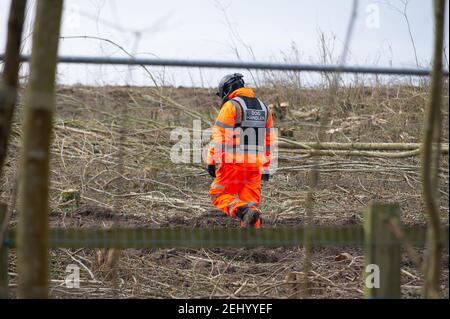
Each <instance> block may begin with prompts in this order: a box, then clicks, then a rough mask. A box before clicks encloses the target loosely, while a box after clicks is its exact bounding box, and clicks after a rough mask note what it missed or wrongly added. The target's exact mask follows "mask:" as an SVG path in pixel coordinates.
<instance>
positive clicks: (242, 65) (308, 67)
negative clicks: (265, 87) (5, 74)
mask: <svg viewBox="0 0 450 319" xmlns="http://www.w3.org/2000/svg"><path fill="white" fill-rule="evenodd" d="M3 59H4V54H0V61H3ZM20 60H21V62H29V60H30V56H29V55H22V56H21V57H20ZM58 62H59V63H68V64H110V65H128V66H131V65H140V66H142V65H144V66H164V67H190V68H192V67H198V68H216V69H251V70H275V71H297V72H315V73H335V72H339V73H353V74H355V73H357V74H359V73H365V74H379V75H404V76H429V75H430V74H431V69H429V68H423V69H420V68H419V69H418V68H391V67H372V66H349V65H347V66H340V65H316V64H286V63H264V62H232V61H206V60H176V59H142V58H119V57H89V56H60V57H59V59H58ZM444 75H445V76H447V77H448V76H449V71H448V70H445V71H444Z"/></svg>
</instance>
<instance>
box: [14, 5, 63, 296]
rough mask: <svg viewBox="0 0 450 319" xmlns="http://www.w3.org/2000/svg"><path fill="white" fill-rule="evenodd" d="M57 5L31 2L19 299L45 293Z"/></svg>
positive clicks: (58, 20) (19, 230)
mask: <svg viewBox="0 0 450 319" xmlns="http://www.w3.org/2000/svg"><path fill="white" fill-rule="evenodd" d="M62 7H63V1H62V0H38V2H37V7H36V18H35V24H34V32H33V48H32V57H31V62H30V78H29V81H28V87H27V91H26V94H25V96H26V98H25V106H24V124H23V143H22V156H21V157H22V158H21V161H22V162H21V171H20V173H19V174H20V178H21V179H20V187H19V189H20V190H19V203H18V208H19V220H18V225H17V240H18V246H17V257H18V260H17V272H18V289H17V295H18V297H19V298H34V299H40V298H47V297H48V285H49V265H48V249H49V239H48V237H49V235H48V210H49V209H48V198H49V172H50V168H49V163H50V142H51V136H52V127H53V112H54V104H55V101H54V99H55V76H56V75H55V74H56V65H57V56H58V43H59V33H60V27H61V26H60V25H61V14H62Z"/></svg>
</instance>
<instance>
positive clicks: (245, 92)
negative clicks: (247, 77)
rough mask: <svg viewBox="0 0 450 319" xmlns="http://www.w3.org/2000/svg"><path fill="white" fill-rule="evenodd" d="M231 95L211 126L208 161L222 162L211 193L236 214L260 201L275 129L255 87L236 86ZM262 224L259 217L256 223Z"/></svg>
mask: <svg viewBox="0 0 450 319" xmlns="http://www.w3.org/2000/svg"><path fill="white" fill-rule="evenodd" d="M228 99H229V100H228V101H227V102H226V103H224V104H223V106H222V108H221V110H220V113H219V115H218V116H217V119H216V122H215V124H214V127H213V130H212V136H211V144H210V147H209V150H208V156H207V164H208V165H216V164H219V166H218V168H217V170H216V178H215V179H214V181H213V183H212V184H211V188H210V190H209V194H210V195H211V202H212V204H213V205H214V206H216V207H217V208H219V209H220V210H222V211H223V212H224V213H226V214H227V215H228V216H230V217H231V218H236V211H237V210H238V209H239V208H240V207H243V206H246V205H247V206H248V207H250V208H257V206H258V205H259V203H260V199H261V174H268V173H269V166H270V163H271V159H272V150H271V147H272V145H273V143H274V141H275V132H274V130H273V119H272V114H271V112H270V110H269V108H267V107H266V106H265V105H264V103H262V102H261V101H259V100H258V99H256V98H255V94H254V92H253V90H252V89H249V88H240V89H237V90H235V91H234V92H232V93H231V94H230V95H229V97H228ZM249 128H250V129H249ZM248 132H250V133H252V132H254V134H253V136H252V134H249V133H248ZM241 226H243V223H242V221H241ZM260 226H261V221H260V219H259V220H258V221H257V222H256V223H255V224H254V225H253V227H254V228H260Z"/></svg>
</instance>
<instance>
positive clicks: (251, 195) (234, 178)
mask: <svg viewBox="0 0 450 319" xmlns="http://www.w3.org/2000/svg"><path fill="white" fill-rule="evenodd" d="M209 194H210V195H211V202H212V204H213V205H214V206H216V207H217V208H219V209H220V210H221V211H223V212H224V213H225V214H227V215H228V216H230V217H231V218H236V215H235V214H236V211H237V209H238V208H240V207H242V206H245V205H248V206H249V207H257V206H258V205H259V203H260V200H261V168H260V167H258V166H255V165H249V164H226V163H222V164H220V166H219V168H218V169H217V171H216V178H215V179H214V181H213V183H212V184H211V189H210V190H209ZM241 227H243V223H242V222H241ZM253 227H254V228H255V229H258V228H260V227H261V221H260V220H258V221H257V222H256V224H255V225H254V226H253Z"/></svg>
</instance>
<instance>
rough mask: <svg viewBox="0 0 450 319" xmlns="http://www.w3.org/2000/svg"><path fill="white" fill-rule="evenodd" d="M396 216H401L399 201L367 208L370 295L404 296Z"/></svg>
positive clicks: (366, 277)
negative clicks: (394, 224)
mask: <svg viewBox="0 0 450 319" xmlns="http://www.w3.org/2000/svg"><path fill="white" fill-rule="evenodd" d="M392 219H396V220H397V221H399V219H400V207H399V205H398V204H381V203H372V204H370V205H369V206H368V207H366V209H365V211H364V261H365V265H364V266H365V267H364V284H365V289H364V292H365V297H366V298H370V299H377V298H391V299H397V298H400V297H401V293H400V242H399V240H398V239H397V238H396V237H395V235H394V234H393V233H392V231H391V228H390V221H391V220H392Z"/></svg>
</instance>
